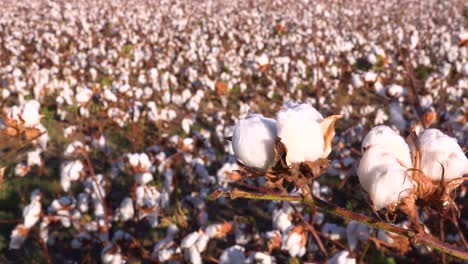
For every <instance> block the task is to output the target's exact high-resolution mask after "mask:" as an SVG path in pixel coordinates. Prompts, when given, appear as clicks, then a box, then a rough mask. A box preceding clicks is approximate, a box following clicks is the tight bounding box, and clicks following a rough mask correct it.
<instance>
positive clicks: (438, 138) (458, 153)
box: [418, 129, 468, 181]
mask: <svg viewBox="0 0 468 264" xmlns="http://www.w3.org/2000/svg"><path fill="white" fill-rule="evenodd" d="M418 140H419V148H420V155H421V170H422V171H423V172H424V174H425V175H426V176H427V177H429V178H431V179H432V180H440V179H441V178H442V174H444V180H445V181H450V180H453V179H456V178H460V177H462V176H463V175H464V174H466V173H468V159H467V158H466V156H465V153H464V152H463V150H462V149H461V147H460V146H459V145H458V143H457V140H456V139H455V138H452V137H449V136H447V135H446V134H444V133H443V132H441V131H440V130H438V129H426V130H424V132H423V133H422V134H421V136H419V139H418ZM442 167H443V168H442Z"/></svg>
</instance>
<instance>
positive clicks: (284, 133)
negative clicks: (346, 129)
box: [276, 104, 325, 165]
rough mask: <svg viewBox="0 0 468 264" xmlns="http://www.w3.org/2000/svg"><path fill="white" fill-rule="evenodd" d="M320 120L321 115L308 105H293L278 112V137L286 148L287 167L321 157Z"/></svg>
mask: <svg viewBox="0 0 468 264" xmlns="http://www.w3.org/2000/svg"><path fill="white" fill-rule="evenodd" d="M322 119H323V117H322V115H321V114H320V113H319V112H318V111H317V110H316V109H315V108H314V107H312V106H311V105H309V104H293V105H290V106H286V107H285V108H284V109H282V110H281V111H279V112H278V114H277V124H276V125H277V128H278V136H279V137H280V138H281V141H282V142H283V143H284V145H285V146H286V150H287V155H286V161H287V162H288V165H289V164H291V163H296V162H303V161H315V160H317V159H319V158H320V157H321V156H322V154H323V152H324V146H325V141H324V138H323V134H322V129H321V127H320V121H322Z"/></svg>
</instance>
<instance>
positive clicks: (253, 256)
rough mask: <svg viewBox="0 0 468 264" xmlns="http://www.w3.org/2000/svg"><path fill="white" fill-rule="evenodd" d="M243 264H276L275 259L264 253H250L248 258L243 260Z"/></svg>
mask: <svg viewBox="0 0 468 264" xmlns="http://www.w3.org/2000/svg"><path fill="white" fill-rule="evenodd" d="M244 263H245V264H274V263H276V259H275V257H273V256H271V255H269V254H268V253H266V252H260V251H255V252H252V253H250V255H249V257H248V258H247V259H246V260H245V262H244Z"/></svg>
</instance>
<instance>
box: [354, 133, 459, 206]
mask: <svg viewBox="0 0 468 264" xmlns="http://www.w3.org/2000/svg"><path fill="white" fill-rule="evenodd" d="M416 143H417V144H415V146H418V147H417V148H418V150H417V149H416V147H415V146H413V147H412V148H411V150H412V151H411V152H410V147H409V146H408V144H407V143H406V141H405V140H404V139H403V138H402V137H401V136H400V135H398V134H397V133H396V132H395V131H393V130H392V129H391V128H390V127H387V126H377V127H374V128H373V129H371V130H370V131H369V133H368V134H367V135H366V137H365V138H364V140H363V142H362V151H363V153H364V155H363V157H362V159H361V161H360V163H359V168H358V171H357V174H358V176H359V181H360V183H361V186H362V187H363V189H364V190H365V191H366V192H367V193H368V194H369V196H370V198H371V200H372V202H373V203H374V205H375V207H376V209H377V210H380V209H382V208H384V207H387V206H390V205H393V206H396V205H397V204H398V203H399V202H400V200H401V199H404V198H405V197H407V196H408V195H410V194H411V193H412V192H414V190H413V189H414V188H417V185H418V184H420V183H418V182H417V181H416V179H415V178H412V177H411V173H408V170H409V169H413V168H415V166H417V165H416V164H415V163H416V162H417V163H420V170H421V171H422V172H423V173H424V175H425V176H426V177H428V178H429V179H430V180H433V181H437V182H438V184H445V182H449V181H451V180H454V179H457V178H461V177H463V176H464V175H466V174H467V173H468V158H467V157H466V155H465V153H464V152H463V150H462V148H461V147H460V146H459V145H458V143H457V140H456V139H455V138H452V137H450V136H448V135H446V134H444V133H443V132H441V131H440V130H438V129H435V128H431V129H426V130H424V131H423V132H422V133H421V134H420V135H419V137H418V138H417V142H416ZM416 151H419V153H418V155H420V156H419V157H418V159H419V160H417V161H416V157H415V156H416ZM416 169H419V168H416Z"/></svg>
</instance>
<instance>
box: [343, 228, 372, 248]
mask: <svg viewBox="0 0 468 264" xmlns="http://www.w3.org/2000/svg"><path fill="white" fill-rule="evenodd" d="M371 230H372V229H371V228H370V227H369V226H367V225H365V224H361V223H359V222H357V221H351V222H349V223H348V225H347V226H346V238H347V240H348V246H349V248H350V249H351V250H354V249H356V247H357V244H358V242H359V240H361V241H367V240H368V239H369V235H370V232H371Z"/></svg>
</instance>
